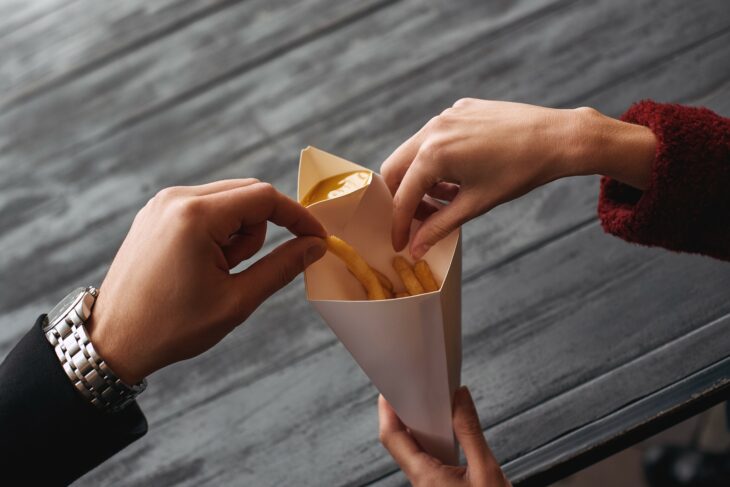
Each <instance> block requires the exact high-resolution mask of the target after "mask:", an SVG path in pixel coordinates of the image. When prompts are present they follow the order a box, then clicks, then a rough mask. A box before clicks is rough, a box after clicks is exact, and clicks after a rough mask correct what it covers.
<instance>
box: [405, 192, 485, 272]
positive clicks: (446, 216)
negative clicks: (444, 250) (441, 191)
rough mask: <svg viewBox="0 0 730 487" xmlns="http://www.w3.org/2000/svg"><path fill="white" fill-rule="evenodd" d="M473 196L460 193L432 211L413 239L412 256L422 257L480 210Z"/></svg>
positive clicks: (415, 257)
mask: <svg viewBox="0 0 730 487" xmlns="http://www.w3.org/2000/svg"><path fill="white" fill-rule="evenodd" d="M477 208H478V207H477V205H476V203H475V202H474V201H473V198H472V197H471V196H470V195H469V194H467V193H460V194H459V195H458V196H457V197H456V198H455V199H454V201H452V202H451V203H449V204H448V205H445V206H443V207H442V208H441V209H440V210H439V211H437V212H435V213H432V214H431V215H430V216H429V217H428V218H426V219H425V220H424V221H423V224H422V225H421V226H420V227H419V228H418V230H416V233H415V234H414V235H413V240H412V241H411V248H410V252H411V256H413V258H414V259H416V260H417V259H420V258H422V257H423V256H424V254H425V253H426V252H428V250H429V249H430V248H431V247H433V245H434V244H436V243H437V242H438V241H439V240H441V239H443V238H445V237H446V236H448V235H449V234H450V233H451V232H453V231H454V230H455V229H457V228H459V227H460V226H461V225H463V224H464V223H465V222H466V221H468V220H469V219H470V218H472V217H473V216H475V214H476V213H478V212H479V210H478V209H477Z"/></svg>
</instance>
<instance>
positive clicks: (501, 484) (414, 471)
mask: <svg viewBox="0 0 730 487" xmlns="http://www.w3.org/2000/svg"><path fill="white" fill-rule="evenodd" d="M378 415H379V417H380V442H381V443H382V444H383V446H385V448H386V449H387V450H388V452H390V454H391V456H392V457H393V459H394V460H395V461H396V462H397V463H398V465H399V466H400V468H401V470H403V473H405V474H406V476H407V477H408V480H410V481H411V483H412V484H413V485H414V486H416V487H421V486H431V485H433V486H439V487H449V486H455V487H456V486H474V487H476V486H479V487H510V486H511V484H510V482H509V480H507V478H506V477H505V476H504V473H502V469H501V468H499V464H498V463H497V460H496V459H495V458H494V455H492V452H491V450H490V449H489V446H488V445H487V440H485V439H484V434H483V433H482V427H481V425H480V424H479V416H477V411H476V408H475V407H474V401H473V400H472V398H471V394H469V389H467V388H466V387H463V386H462V387H460V388H459V389H457V390H456V394H454V420H453V421H454V433H456V438H457V439H458V440H459V443H461V447H462V448H463V449H464V456H466V461H467V463H468V465H466V466H459V467H454V466H450V465H444V464H443V463H441V462H440V461H439V460H437V459H436V458H434V457H432V456H431V455H429V454H428V453H426V452H425V451H423V450H422V449H421V447H420V446H418V443H417V442H416V440H415V439H414V438H413V436H411V434H410V433H409V432H408V430H407V429H406V427H405V425H404V424H403V423H402V422H401V420H400V419H399V418H398V416H396V414H395V411H393V408H391V407H390V404H388V402H387V401H386V400H385V398H384V397H383V396H382V395H381V396H380V397H379V398H378Z"/></svg>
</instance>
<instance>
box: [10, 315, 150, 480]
mask: <svg viewBox="0 0 730 487" xmlns="http://www.w3.org/2000/svg"><path fill="white" fill-rule="evenodd" d="M42 319H43V316H41V317H40V318H39V319H38V321H37V322H36V324H35V325H34V326H33V328H32V329H31V330H30V331H29V332H28V333H27V334H26V335H25V336H24V337H23V339H22V340H20V342H19V343H18V344H17V345H16V346H15V348H14V349H13V350H12V351H11V352H10V354H9V355H8V356H7V358H6V359H5V361H4V362H3V363H2V365H0V431H2V434H0V464H2V465H4V467H3V469H2V476H3V477H4V478H5V479H8V478H11V479H12V478H18V479H22V480H23V481H24V482H23V484H24V485H67V484H69V483H71V482H73V481H74V480H75V479H77V478H78V477H80V476H81V475H83V474H84V473H86V472H88V471H89V470H91V469H92V468H94V467H95V466H97V465H99V464H100V463H102V462H103V461H104V460H106V459H107V458H109V457H110V456H112V455H114V454H115V453H116V452H118V451H119V450H121V449H122V448H124V447H125V446H127V445H129V444H130V443H132V442H133V441H134V440H136V439H138V438H140V437H141V436H143V435H144V434H145V433H146V432H147V420H146V419H145V417H144V414H142V411H141V410H140V409H139V406H138V405H137V403H133V404H130V405H129V406H128V407H127V408H125V410H124V411H121V412H119V413H104V412H102V411H99V410H97V409H96V408H95V407H94V406H92V405H91V404H90V403H88V402H87V401H86V400H85V399H84V398H83V396H81V394H79V393H78V392H77V391H76V389H75V388H74V386H73V384H72V383H71V381H70V380H69V379H68V377H67V376H66V374H65V373H64V371H63V369H62V368H61V364H60V363H59V361H58V358H56V355H55V352H54V351H53V348H52V347H51V345H50V344H49V343H48V341H46V337H45V336H44V334H43V330H42V329H41V322H42ZM8 476H9V477H8Z"/></svg>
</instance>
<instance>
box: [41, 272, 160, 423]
mask: <svg viewBox="0 0 730 487" xmlns="http://www.w3.org/2000/svg"><path fill="white" fill-rule="evenodd" d="M97 296H99V290H98V289H96V288H94V287H91V286H89V287H87V288H83V287H80V288H77V289H74V290H73V291H71V293H69V294H68V295H67V296H66V297H65V298H63V299H62V300H61V302H60V303H58V304H57V305H56V306H55V307H54V308H53V309H52V310H51V311H50V312H49V313H48V315H47V316H46V318H45V321H44V322H43V333H45V335H46V339H47V340H48V342H49V343H50V344H51V346H52V347H53V349H54V351H55V352H56V356H57V357H58V360H59V361H60V362H61V366H62V367H63V370H64V372H65V373H66V375H67V376H68V378H69V379H70V380H71V383H72V384H73V385H74V387H75V388H76V390H77V391H79V392H80V393H81V395H82V396H84V397H85V398H86V399H87V400H88V401H89V402H91V404H93V405H94V406H96V407H97V408H99V409H101V410H103V411H110V412H116V411H120V410H122V409H124V408H125V407H126V406H128V405H129V404H131V403H132V402H133V401H134V399H135V398H136V397H137V396H138V395H139V394H140V393H141V392H142V391H144V390H145V388H146V387H147V381H146V380H142V382H140V383H139V384H135V385H127V384H125V383H124V382H122V381H121V380H120V379H119V377H117V376H116V374H114V372H112V370H111V368H109V365H107V363H106V362H105V361H104V359H102V358H101V357H100V356H99V354H98V353H96V350H95V349H94V345H93V344H92V343H91V340H89V335H88V333H87V332H86V328H85V327H84V324H85V323H86V322H87V321H88V319H89V316H90V315H91V309H92V308H93V307H94V303H95V302H96V298H97Z"/></svg>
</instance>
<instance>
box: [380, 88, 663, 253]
mask: <svg viewBox="0 0 730 487" xmlns="http://www.w3.org/2000/svg"><path fill="white" fill-rule="evenodd" d="M655 144H656V142H655V139H654V134H653V133H652V132H651V130H650V129H648V128H646V127H642V126H639V125H632V124H629V123H624V122H621V121H619V120H615V119H613V118H610V117H606V116H604V115H601V114H600V113H598V112H597V111H596V110H593V109H590V108H578V109H575V110H558V109H552V108H543V107H538V106H532V105H525V104H522V103H508V102H499V101H488V100H476V99H463V100H459V101H457V102H456V103H455V104H454V106H453V107H452V108H448V109H446V110H444V112H443V113H441V114H440V115H439V116H437V117H434V118H433V119H431V121H429V122H428V123H427V124H426V125H425V126H424V127H423V128H422V129H421V130H419V131H418V132H417V133H416V134H415V135H414V136H413V137H411V138H410V139H408V140H407V141H406V142H404V143H403V144H402V145H401V146H400V147H398V149H396V150H395V152H393V154H391V155H390V157H388V159H386V160H385V162H383V165H382V167H381V172H382V174H383V177H384V179H385V182H386V183H387V185H388V187H389V188H390V190H391V192H392V193H393V195H394V197H393V205H394V210H393V228H392V231H393V236H392V238H393V247H394V248H395V250H398V251H400V250H402V249H403V248H404V247H405V246H406V244H407V243H408V236H409V230H410V227H411V221H412V220H413V218H414V217H415V218H418V219H420V220H423V225H422V226H421V227H420V228H419V229H418V231H417V232H416V234H415V235H414V236H413V239H412V241H411V244H410V252H411V255H412V256H413V258H414V259H419V258H421V257H422V256H423V254H425V253H426V251H428V249H429V248H430V247H431V246H432V245H434V244H435V243H436V242H438V241H439V240H440V239H442V238H444V237H445V236H447V235H448V234H449V233H451V232H452V231H453V230H454V229H456V228H458V227H459V226H461V225H462V224H463V223H465V222H467V221H468V220H471V219H472V218H475V217H477V216H479V215H481V214H483V213H485V212H487V211H489V210H490V209H492V208H494V207H495V206H497V205H499V204H501V203H505V202H507V201H509V200H512V199H515V198H517V197H519V196H521V195H523V194H525V193H527V192H528V191H531V190H532V189H534V188H536V187H538V186H540V185H542V184H545V183H548V182H550V181H553V180H555V179H558V178H561V177H565V176H574V175H582V174H596V173H597V174H604V175H607V176H611V177H613V178H615V179H617V180H619V181H622V182H624V183H626V184H630V185H632V186H635V187H637V188H639V189H643V188H644V187H645V185H646V184H647V181H648V178H649V174H650V171H651V163H652V161H653V159H654V151H655ZM424 197H425V198H424ZM433 198H435V200H434V199H433ZM436 200H441V201H448V202H449V203H448V204H447V205H445V206H444V205H441V204H439V202H438V201H436Z"/></svg>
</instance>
